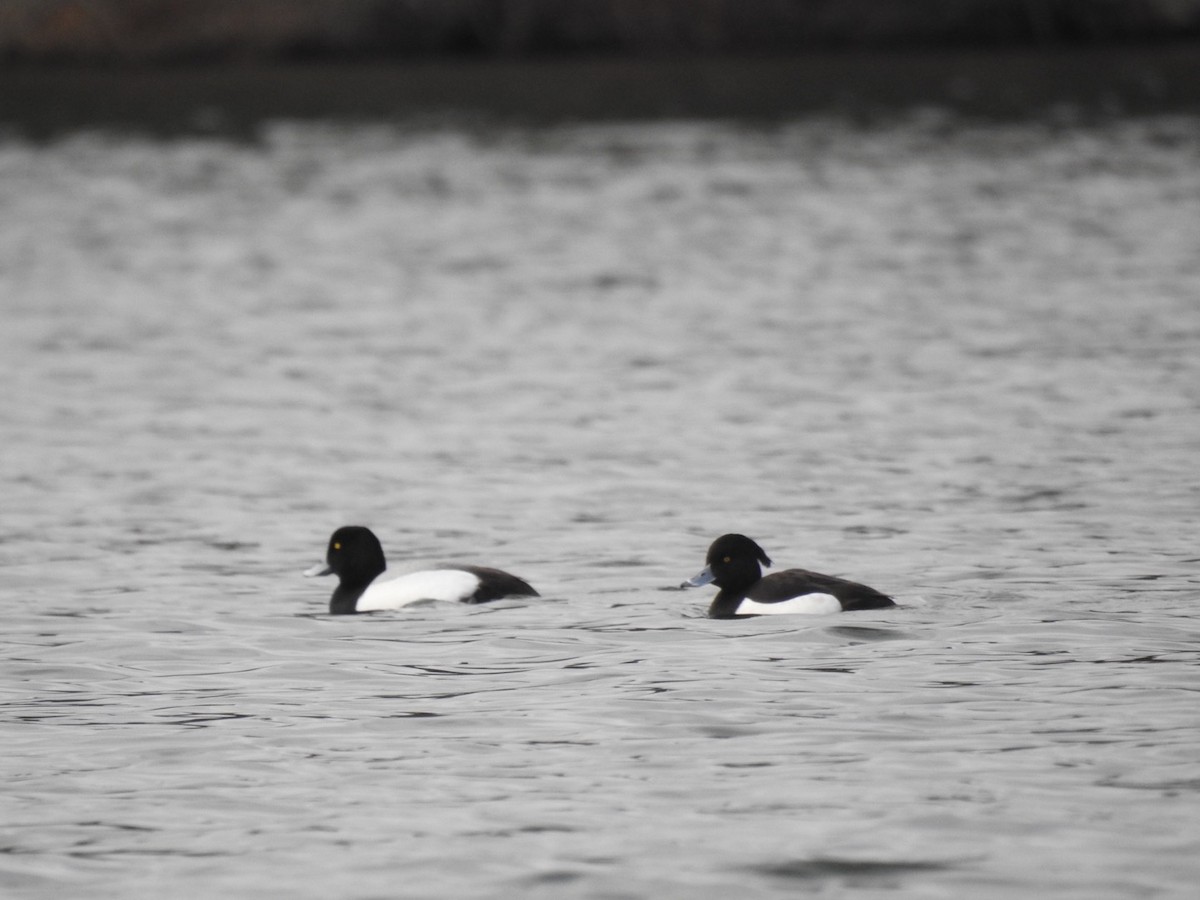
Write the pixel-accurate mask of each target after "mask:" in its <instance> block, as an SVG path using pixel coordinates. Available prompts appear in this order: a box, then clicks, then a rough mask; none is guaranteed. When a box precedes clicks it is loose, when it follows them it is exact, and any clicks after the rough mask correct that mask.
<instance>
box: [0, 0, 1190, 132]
mask: <svg viewBox="0 0 1200 900" xmlns="http://www.w3.org/2000/svg"><path fill="white" fill-rule="evenodd" d="M1198 40H1200V0H904V2H894V3H877V2H868V0H843V2H836V3H835V2H827V0H576V2H564V0H445V2H430V0H332V2H331V0H5V2H4V3H3V4H0V76H2V77H3V80H4V89H3V90H0V123H4V124H5V126H6V127H9V128H10V129H12V128H14V127H15V128H16V129H17V130H19V131H23V132H25V133H31V134H47V133H58V132H61V131H64V130H71V129H73V128H76V127H80V126H84V127H87V126H91V125H99V126H118V127H123V126H135V127H138V128H140V129H149V130H153V131H160V132H163V131H165V132H216V133H229V132H238V131H243V132H244V131H247V130H251V131H252V130H253V129H255V128H256V127H257V123H259V122H261V121H262V120H263V119H265V118H274V117H286V118H309V117H315V118H326V117H329V116H331V115H332V116H350V117H354V116H361V117H365V118H370V119H378V118H380V117H384V118H395V117H399V118H409V117H411V116H413V115H434V116H442V115H446V114H448V113H450V114H454V113H466V114H482V115H484V116H487V117H490V118H493V119H494V118H501V119H508V120H512V119H520V120H536V121H540V122H543V123H544V122H559V121H564V120H566V121H574V120H580V119H585V120H586V119H596V118H629V117H649V118H661V117H664V116H665V117H674V118H679V117H689V116H702V117H708V116H720V117H739V118H744V117H760V118H761V117H788V116H792V115H796V114H806V113H810V112H834V113H847V112H848V113H850V114H853V115H862V114H867V115H870V114H873V113H875V112H879V111H885V112H886V111H889V110H897V109H900V110H903V109H906V108H911V107H913V106H923V105H932V106H936V107H939V108H943V109H947V110H949V111H952V112H961V113H967V114H983V115H988V116H996V115H1000V116H1024V115H1026V114H1029V113H1039V112H1043V111H1045V110H1047V109H1051V108H1054V107H1056V106H1058V105H1062V104H1069V105H1071V106H1072V108H1073V109H1075V110H1076V111H1080V112H1085V113H1086V112H1100V113H1102V114H1111V113H1126V112H1135V113H1153V112H1170V111H1180V110H1188V111H1191V110H1195V109H1198V108H1200V77H1197V71H1196V70H1197V68H1200V52H1198V49H1197V48H1198V46H1200V44H1198Z"/></svg>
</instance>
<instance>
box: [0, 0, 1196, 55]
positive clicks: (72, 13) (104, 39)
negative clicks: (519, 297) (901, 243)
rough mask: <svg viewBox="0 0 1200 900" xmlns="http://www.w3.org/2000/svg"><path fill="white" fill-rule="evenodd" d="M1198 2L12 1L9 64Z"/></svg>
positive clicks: (1066, 16)
mask: <svg viewBox="0 0 1200 900" xmlns="http://www.w3.org/2000/svg"><path fill="white" fill-rule="evenodd" d="M1198 33H1200V2H1198V0H904V2H892V3H879V2H875V0H839V2H829V0H575V2H566V0H439V2H431V0H5V3H4V4H3V5H2V6H0V52H2V53H3V55H4V57H5V58H6V59H8V60H37V61H42V60H56V61H61V60H72V61H94V62H130V61H137V62H147V61H152V62H179V61H194V60H199V59H204V60H245V59H280V58H291V59H294V58H297V57H302V58H303V57H314V56H318V57H319V56H350V57H359V56H376V57H378V56H388V57H412V56H428V55H433V54H459V55H493V56H494V55H501V56H530V55H546V54H576V53H609V54H623V55H646V54H664V53H668V54H678V53H690V54H694V53H763V52H770V53H779V52H792V51H795V50H798V49H802V48H829V47H853V48H862V47H897V46H913V45H926V46H928V45H947V44H964V43H966V44H975V45H998V44H1041V45H1045V44H1058V43H1096V42H1114V41H1129V40H1163V39H1167V38H1180V37H1195V36H1197V34H1198Z"/></svg>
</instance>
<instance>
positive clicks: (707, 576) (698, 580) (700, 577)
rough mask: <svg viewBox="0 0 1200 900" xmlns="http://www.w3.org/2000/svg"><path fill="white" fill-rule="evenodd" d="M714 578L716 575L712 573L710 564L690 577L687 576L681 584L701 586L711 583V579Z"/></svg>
mask: <svg viewBox="0 0 1200 900" xmlns="http://www.w3.org/2000/svg"><path fill="white" fill-rule="evenodd" d="M714 578H716V576H715V575H713V570H712V566H705V567H704V568H703V569H701V570H700V571H699V572H697V573H696V574H695V575H693V576H692V577H691V578H689V579H688V580H687V581H685V582H684V583H683V586H684V587H703V586H704V585H706V584H712V581H713V579H714Z"/></svg>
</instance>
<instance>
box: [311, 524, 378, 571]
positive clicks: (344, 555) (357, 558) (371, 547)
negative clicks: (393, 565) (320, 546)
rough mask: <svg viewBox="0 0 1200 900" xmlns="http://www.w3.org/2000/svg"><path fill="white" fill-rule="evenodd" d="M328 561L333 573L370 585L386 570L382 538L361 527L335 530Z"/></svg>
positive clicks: (328, 552) (326, 556)
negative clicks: (380, 540) (380, 541)
mask: <svg viewBox="0 0 1200 900" xmlns="http://www.w3.org/2000/svg"><path fill="white" fill-rule="evenodd" d="M325 562H326V564H327V565H328V566H329V571H330V572H332V573H333V574H334V575H337V576H338V578H340V579H341V580H342V581H349V582H352V583H354V582H367V583H369V582H371V581H372V580H374V579H375V577H376V576H377V575H379V574H380V573H381V572H383V570H384V569H386V568H387V562H386V561H385V560H384V558H383V545H382V544H380V543H379V538H377V537H375V534H374V532H372V531H371V529H370V528H365V527H363V526H362V525H344V526H342V527H341V528H339V529H338V530H337V531H335V532H334V533H333V535H332V536H331V537H330V538H329V548H328V549H327V550H326V551H325Z"/></svg>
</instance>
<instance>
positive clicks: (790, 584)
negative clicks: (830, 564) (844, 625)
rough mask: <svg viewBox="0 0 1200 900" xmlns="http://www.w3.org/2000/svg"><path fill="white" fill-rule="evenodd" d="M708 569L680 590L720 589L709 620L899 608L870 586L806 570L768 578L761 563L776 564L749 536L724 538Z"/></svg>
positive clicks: (715, 543)
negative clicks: (709, 587) (696, 588)
mask: <svg viewBox="0 0 1200 900" xmlns="http://www.w3.org/2000/svg"><path fill="white" fill-rule="evenodd" d="M705 563H706V565H705V567H704V568H703V569H702V570H701V571H700V572H699V573H697V574H696V575H695V576H693V577H692V578H690V579H688V580H687V581H685V582H684V583H683V584H682V585H681V587H700V586H701V585H705V584H715V585H716V586H717V587H719V588H720V589H721V590H720V592H719V593H718V594H717V596H716V597H715V598H714V599H713V601H712V604H711V605H710V606H709V608H708V615H709V618H712V619H737V618H744V617H748V616H769V615H780V614H793V615H794V614H808V615H820V614H824V613H835V612H842V611H848V610H859V609H885V608H887V607H891V606H895V605H896V602H895V601H894V600H893V599H892V598H891V597H889V596H887V595H886V594H883V593H880V592H879V591H877V590H875V589H874V588H870V587H867V586H866V585H865V584H858V583H857V582H854V581H847V580H846V579H844V578H836V577H834V576H833V575H822V574H820V573H818V572H810V571H808V570H807V569H785V570H784V571H782V572H774V573H772V574H770V575H766V576H764V575H763V573H762V569H761V568H760V563H761V565H763V566H770V565H771V559H770V557H768V556H767V554H766V551H764V550H763V548H762V547H760V546H759V545H758V544H757V543H755V542H754V541H753V540H751V539H750V538H748V537H746V536H745V535H744V534H724V535H721V537H719V538H717V539H716V540H715V541H713V542H712V545H711V546H710V547H709V548H708V556H707V557H706V559H705Z"/></svg>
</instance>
